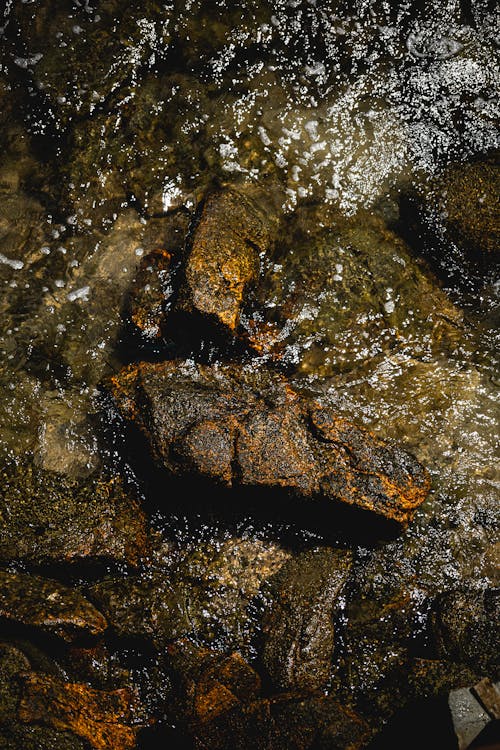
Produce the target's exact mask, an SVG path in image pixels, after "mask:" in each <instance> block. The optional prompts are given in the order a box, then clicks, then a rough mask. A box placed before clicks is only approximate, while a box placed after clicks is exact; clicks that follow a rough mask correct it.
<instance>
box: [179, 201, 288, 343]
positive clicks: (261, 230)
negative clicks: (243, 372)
mask: <svg viewBox="0 0 500 750" xmlns="http://www.w3.org/2000/svg"><path fill="white" fill-rule="evenodd" d="M278 216H279V214H278V209H277V206H276V205H275V204H273V193H272V191H270V192H269V193H268V194H267V195H266V194H265V192H264V191H259V189H258V188H246V189H236V188H231V189H226V190H223V191H221V192H217V193H213V194H211V195H209V196H208V198H207V199H206V201H205V204H204V206H203V211H202V214H201V217H200V221H199V224H198V226H197V228H196V229H195V232H194V236H193V241H192V246H191V250H190V253H189V256H188V258H187V261H186V269H185V275H186V285H187V289H186V290H185V296H186V299H185V300H184V305H185V306H187V307H188V308H189V307H190V306H192V308H193V309H194V310H196V311H198V312H200V313H202V314H203V315H208V316H209V317H211V318H215V320H217V321H218V322H219V323H220V324H221V325H222V326H224V327H227V328H229V330H231V331H234V330H235V329H236V328H237V326H238V323H239V318H240V311H241V307H242V305H243V303H244V301H245V294H246V292H247V291H248V288H249V287H250V286H251V285H254V284H255V282H256V281H257V279H258V277H259V271H260V260H259V256H260V255H262V254H265V253H267V252H268V251H269V249H270V247H271V245H272V243H273V240H274V238H275V236H276V232H277V228H278Z"/></svg>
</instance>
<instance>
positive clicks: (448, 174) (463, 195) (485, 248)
mask: <svg viewBox="0 0 500 750" xmlns="http://www.w3.org/2000/svg"><path fill="white" fill-rule="evenodd" d="M499 193H500V164H499V163H498V161H495V160H494V159H493V158H491V159H483V160H480V161H477V162H473V163H472V164H459V165H456V166H452V167H449V168H448V169H447V170H446V171H445V172H444V174H443V175H442V177H441V179H440V180H439V182H438V184H437V185H436V187H435V188H434V190H431V191H428V192H427V196H426V197H427V199H429V198H430V203H431V207H433V208H434V210H437V211H438V214H439V217H438V220H442V221H443V223H444V225H445V227H446V229H447V231H448V234H449V236H450V238H451V239H452V240H453V242H456V243H457V244H458V245H459V246H460V247H461V248H463V249H464V250H466V251H468V252H471V253H474V254H476V255H478V256H481V255H485V256H488V255H489V256H490V257H491V256H493V255H494V254H496V255H497V256H498V253H499V252H500V216H499V211H498V195H499Z"/></svg>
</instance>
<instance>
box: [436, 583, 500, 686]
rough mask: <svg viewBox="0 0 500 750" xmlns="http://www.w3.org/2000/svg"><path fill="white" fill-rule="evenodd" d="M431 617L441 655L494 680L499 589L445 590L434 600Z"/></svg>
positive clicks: (498, 659) (499, 662)
mask: <svg viewBox="0 0 500 750" xmlns="http://www.w3.org/2000/svg"><path fill="white" fill-rule="evenodd" d="M431 619H432V631H433V635H434V640H435V644H436V647H437V651H438V654H439V655H440V656H441V658H445V659H451V660H454V661H458V662H462V663H464V664H467V665H468V666H469V667H471V668H472V669H476V670H479V671H482V672H483V674H484V676H489V677H491V678H493V679H498V676H499V675H500V636H499V631H498V623H499V621H500V589H484V590H479V591H474V590H467V589H462V590H455V591H447V592H445V593H443V594H442V595H441V596H439V597H437V599H436V600H435V602H434V604H433V609H432V615H431Z"/></svg>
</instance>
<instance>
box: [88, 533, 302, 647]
mask: <svg viewBox="0 0 500 750" xmlns="http://www.w3.org/2000/svg"><path fill="white" fill-rule="evenodd" d="M289 556H290V555H289V553H287V552H285V550H284V549H283V548H281V547H280V546H279V545H276V544H271V543H264V542H261V541H259V540H247V539H239V538H233V539H231V540H227V541H224V542H223V543H221V544H219V545H216V544H213V545H199V546H198V547H197V549H196V550H195V551H193V552H191V553H190V554H187V555H186V557H185V558H184V559H183V560H182V561H181V562H180V563H179V564H178V565H176V566H174V567H172V568H169V569H167V570H165V571H157V572H154V573H151V572H149V573H148V574H147V575H146V576H144V577H139V576H128V577H127V578H121V579H118V578H112V579H106V580H104V581H101V582H99V583H95V584H93V585H92V586H90V587H89V589H88V596H89V598H90V599H91V601H93V602H95V603H96V605H97V606H98V608H99V609H100V610H101V611H102V612H103V613H104V614H105V616H106V618H107V619H108V621H109V624H110V627H111V628H112V629H113V630H114V632H115V633H116V634H117V635H118V636H120V637H121V638H126V639H127V638H128V639H130V638H134V639H138V640H141V641H148V642H150V643H152V644H153V646H154V647H155V648H157V649H158V650H159V651H160V652H161V651H162V650H163V649H164V647H165V644H168V643H171V642H172V641H175V640H178V639H179V638H183V637H185V636H189V637H192V638H194V639H196V641H197V642H199V643H203V644H206V645H210V646H212V647H214V648H215V647H217V648H219V649H220V650H221V652H224V653H228V652H229V651H231V650H232V649H236V648H238V649H239V650H241V651H242V652H243V653H244V652H247V651H248V650H249V649H250V642H251V639H252V635H253V634H254V632H255V629H256V627H257V619H258V618H257V613H256V612H255V611H253V610H252V608H251V604H252V601H253V599H254V598H255V597H256V596H257V595H258V594H259V589H260V585H261V582H262V581H263V580H264V579H266V578H268V577H269V576H271V575H272V574H273V573H275V572H276V571H277V570H279V568H280V567H281V566H282V565H283V564H284V563H285V562H286V560H287V559H288V558H289Z"/></svg>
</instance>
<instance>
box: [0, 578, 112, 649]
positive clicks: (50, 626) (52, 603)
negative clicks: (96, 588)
mask: <svg viewBox="0 0 500 750" xmlns="http://www.w3.org/2000/svg"><path fill="white" fill-rule="evenodd" d="M0 617H1V618H4V619H5V620H8V621H10V622H14V623H18V624H20V625H28V626H30V627H34V628H39V629H40V630H42V631H43V632H45V633H50V634H53V635H57V636H59V637H60V638H63V639H64V640H66V641H72V640H74V639H76V638H78V637H81V636H97V635H101V634H102V633H103V632H104V631H105V630H106V627H107V622H106V620H105V619H104V617H103V616H102V615H101V613H100V612H98V611H97V610H96V608H95V607H94V606H93V605H92V604H91V603H90V602H89V601H87V600H86V599H85V598H84V597H83V596H82V595H81V594H80V593H78V591H75V590H74V589H71V588H69V587H68V586H63V585H62V584H60V583H58V582H57V581H52V580H49V579H48V578H41V577H40V576H35V575H28V574H26V573H7V572H5V571H0Z"/></svg>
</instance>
